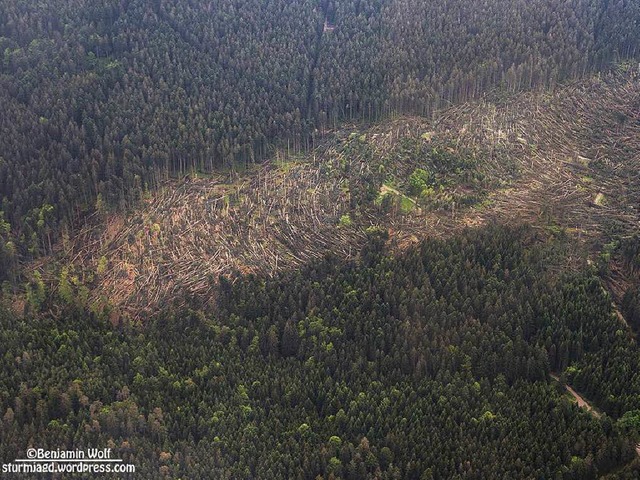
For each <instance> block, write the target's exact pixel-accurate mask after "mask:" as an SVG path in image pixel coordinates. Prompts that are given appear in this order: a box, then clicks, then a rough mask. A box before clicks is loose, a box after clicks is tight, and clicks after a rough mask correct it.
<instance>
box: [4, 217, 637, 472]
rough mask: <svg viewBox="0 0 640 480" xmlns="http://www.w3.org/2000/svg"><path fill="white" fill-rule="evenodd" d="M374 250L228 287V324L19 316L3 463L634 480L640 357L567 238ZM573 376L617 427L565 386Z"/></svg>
mask: <svg viewBox="0 0 640 480" xmlns="http://www.w3.org/2000/svg"><path fill="white" fill-rule="evenodd" d="M368 235H369V240H368V243H367V247H366V248H365V250H364V251H363V253H362V257H361V258H360V259H359V261H358V262H353V263H348V264H345V263H344V262H341V261H337V260H336V259H335V258H331V257H327V258H326V259H325V260H324V261H322V262H319V263H316V264H314V265H311V266H309V267H308V268H306V269H304V270H303V271H299V272H289V273H282V274H281V275H280V276H279V277H278V278H277V279H275V280H273V281H270V282H265V281H264V279H261V278H258V277H252V276H250V277H247V278H245V279H243V280H242V281H239V282H236V283H235V284H231V283H229V282H228V281H226V280H225V279H221V294H220V296H219V298H218V306H217V311H218V313H217V314H205V313H203V312H202V311H200V310H199V309H198V305H196V304H193V305H192V306H191V307H192V308H191V310H189V312H187V313H185V312H175V313H174V314H171V313H165V314H163V315H161V316H159V317H157V318H156V319H155V320H153V321H151V322H150V324H149V325H147V327H146V328H145V329H143V330H139V329H137V328H135V327H132V326H130V325H129V326H126V325H121V326H120V327H119V328H116V329H114V328H113V327H112V325H110V324H109V323H108V321H107V320H106V318H99V317H96V316H94V315H88V314H87V313H84V312H82V311H81V310H80V309H79V308H78V307H77V305H76V302H75V300H74V299H70V298H63V299H61V298H57V299H56V298H53V297H52V296H51V294H47V292H43V298H42V300H43V303H42V305H41V308H42V309H43V310H44V311H49V310H50V309H51V308H53V311H49V313H48V314H45V315H41V316H37V317H35V318H33V319H31V318H29V319H24V320H20V321H16V320H15V319H11V316H9V315H7V314H6V313H5V314H3V315H2V329H0V335H1V336H2V338H1V339H0V340H1V344H2V345H3V350H4V354H3V355H2V358H1V361H2V369H1V371H2V377H1V378H0V387H1V388H0V392H1V393H0V409H1V411H2V415H3V417H2V421H1V422H0V432H1V435H0V437H1V438H2V443H1V444H0V457H1V458H3V459H7V458H8V459H12V458H15V457H17V456H19V455H20V453H21V452H22V449H23V448H24V446H25V445H27V444H31V443H35V444H37V445H39V446H43V447H47V446H48V447H51V448H65V447H69V448H71V447H72V446H73V447H81V446H92V445H109V446H112V447H113V448H115V451H116V452H117V455H118V456H119V457H122V458H124V459H126V460H127V461H131V462H133V463H135V464H136V465H137V466H138V472H137V474H136V478H158V477H159V476H166V477H172V478H234V479H237V478H269V479H276V478H283V479H284V478H286V479H291V478H301V479H316V478H325V479H329V478H344V479H365V478H390V479H391V478H406V479H430V478H439V479H445V478H447V479H453V478H477V479H480V478H505V479H506V478H558V479H588V478H596V477H597V476H598V475H603V474H606V473H611V475H612V476H611V477H610V478H635V477H634V476H633V475H634V473H633V472H631V471H628V472H627V473H624V470H619V468H620V467H622V466H624V465H625V464H628V463H629V462H631V461H632V460H633V459H634V458H635V452H634V445H633V443H632V442H631V440H630V437H629V435H630V434H631V435H638V433H639V432H638V431H637V425H638V423H639V422H640V418H639V416H640V414H639V413H638V410H637V409H638V408H640V375H639V374H638V372H637V371H636V370H635V366H636V365H637V364H638V361H639V360H640V350H639V349H638V347H637V344H635V342H634V341H632V340H631V339H630V338H629V337H628V336H627V335H626V334H625V333H624V330H623V327H622V326H621V324H620V323H619V320H618V319H617V317H616V316H615V315H614V314H613V312H612V309H611V299H610V297H609V296H608V294H607V293H606V292H605V291H604V290H603V288H602V286H601V283H600V281H599V279H598V278H597V277H596V276H595V275H594V272H593V271H576V272H574V273H566V274H558V273H557V269H555V268H554V267H553V266H554V265H556V263H557V261H558V259H559V258H561V257H562V256H563V255H564V251H563V249H564V246H563V241H561V240H556V241H544V239H543V238H541V237H540V235H539V234H538V233H535V231H534V230H532V229H527V228H524V229H523V228H520V229H515V230H514V229H504V228H491V229H488V230H487V229H485V230H474V231H469V232H467V233H465V234H463V235H461V236H459V237H457V238H456V239H454V240H449V241H435V240H434V241H426V242H423V243H421V244H420V245H417V246H415V247H413V248H411V249H409V250H407V251H406V252H405V253H403V254H401V255H397V256H390V255H389V252H388V251H387V250H386V248H385V240H386V234H385V232H384V231H381V230H376V229H371V230H370V231H369V233H368ZM64 304H66V306H65V307H64V308H63V310H57V311H58V313H55V312H56V309H57V308H59V306H60V305H64ZM56 305H57V306H58V307H56ZM566 367H569V369H568V371H569V372H571V375H572V376H573V377H574V378H575V380H576V382H577V383H578V384H580V386H581V387H584V388H585V391H588V392H589V394H593V398H595V399H598V401H601V402H602V403H599V404H598V405H602V406H603V407H605V408H606V409H607V412H610V413H611V416H604V417H601V418H597V417H595V416H592V415H591V414H589V413H587V412H586V411H585V410H582V409H580V408H578V407H577V406H576V405H575V404H573V403H571V402H570V401H569V400H568V398H567V397H566V396H564V395H563V392H564V390H563V389H562V388H561V387H560V386H558V385H554V384H553V383H550V382H549V373H550V372H551V371H555V372H559V371H562V370H563V369H565V368H566ZM587 372H589V375H593V373H594V372H598V373H599V374H600V377H598V382H590V381H589V379H588V378H587ZM621 372H624V373H621ZM634 425H635V426H634ZM616 472H617V473H616Z"/></svg>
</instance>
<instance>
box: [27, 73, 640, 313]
mask: <svg viewBox="0 0 640 480" xmlns="http://www.w3.org/2000/svg"><path fill="white" fill-rule="evenodd" d="M432 157H433V158H436V159H437V158H446V159H453V160H455V161H458V160H460V162H461V163H460V165H461V166H460V167H458V168H456V169H450V170H451V171H450V172H449V171H448V173H447V174H446V175H445V174H442V175H440V174H439V173H438V175H440V176H432V177H431V178H432V182H433V183H432V188H430V189H428V192H427V193H424V194H421V195H416V194H412V193H411V190H410V189H409V187H410V179H411V178H412V173H415V172H416V171H417V170H416V169H426V170H429V168H431V167H432V166H433V158H432ZM430 162H431V163H430ZM454 170H455V171H454ZM638 171H640V81H639V80H638V78H636V77H632V76H618V77H615V78H608V79H606V80H605V79H602V78H598V77H596V78H592V79H590V80H585V81H581V82H577V83H574V84H571V85H568V86H565V87H562V88H559V89H557V90H556V91H554V92H529V93H524V94H520V95H517V96H515V97H512V98H508V99H503V98H492V97H486V98H484V99H482V100H479V101H476V102H471V103H467V104H463V105H460V106H456V107H453V108H450V109H448V110H445V111H443V112H441V113H439V114H437V115H436V116H435V117H434V118H433V119H424V118H415V117H400V118H396V119H392V120H388V121H385V122H381V123H379V124H376V125H374V126H369V127H362V126H358V125H347V126H345V127H344V128H341V129H340V130H339V131H334V132H331V133H329V134H328V135H327V137H326V138H325V139H324V140H323V142H322V143H321V144H320V145H319V146H318V147H317V148H315V149H314V150H313V151H310V152H308V153H304V154H296V155H287V154H286V153H284V152H276V154H275V155H274V158H273V160H271V161H267V162H265V163H263V164H261V165H257V166H254V167H252V168H250V169H249V170H248V171H247V172H245V173H243V174H240V175H236V176H231V177H230V176H226V175H206V176H205V178H199V177H198V175H197V174H194V175H191V176H190V178H189V179H183V180H181V181H178V180H175V181H170V182H168V183H167V184H166V185H165V186H164V187H162V188H160V189H159V190H157V191H155V192H152V193H150V194H149V196H148V199H147V200H145V201H144V202H143V203H142V204H141V205H140V206H139V207H138V208H136V209H135V210H133V211H131V212H128V213H126V214H111V215H106V216H99V215H95V216H94V217H93V218H91V219H89V221H88V222H87V226H86V227H85V228H83V229H82V230H81V231H79V232H77V233H76V234H75V235H72V236H71V238H69V239H68V240H66V241H65V242H61V243H60V244H59V245H58V246H57V247H56V249H55V253H54V254H53V255H52V256H51V257H49V258H47V259H44V260H41V261H40V262H38V263H37V264H35V265H32V266H31V267H33V268H37V269H39V270H41V272H42V274H43V278H45V280H47V281H49V282H50V284H51V285H53V286H54V287H55V285H56V282H57V281H58V280H57V279H58V278H59V274H60V269H61V268H62V267H65V268H67V269H68V270H69V274H70V276H71V278H72V279H73V284H74V285H75V287H76V288H78V289H84V290H85V293H86V296H87V298H88V302H90V304H91V305H92V306H93V308H96V309H102V308H105V307H108V308H109V309H110V310H111V311H112V318H113V319H114V321H117V320H118V319H119V318H120V317H122V316H124V317H131V318H136V317H137V318H142V317H143V316H146V315H149V314H151V313H153V312H155V311H158V310H159V309H162V308H163V307H165V306H167V305H168V304H170V303H172V302H178V303H180V302H185V301H186V300H185V299H189V298H198V299H201V300H202V301H203V302H205V303H206V302H207V301H209V300H210V299H211V298H212V297H213V295H212V293H213V291H214V289H215V286H216V284H217V282H218V279H219V277H220V276H221V275H223V276H225V277H228V278H230V279H231V280H233V279H234V278H236V277H237V276H238V275H241V274H250V273H254V274H261V275H265V276H267V277H269V276H273V275H275V274H276V273H277V272H278V271H279V270H281V269H287V268H296V267H298V266H300V265H302V264H304V263H307V262H309V261H312V260H314V259H318V258H321V257H323V256H324V255H327V254H332V255H338V256H340V257H342V258H345V259H353V258H356V257H357V255H358V252H359V251H360V248H361V247H362V245H363V244H364V242H366V238H367V229H368V228H369V227H372V226H377V227H380V228H383V229H386V230H387V231H388V232H389V234H390V244H391V246H392V247H395V248H402V247H403V246H405V245H407V244H410V243H415V242H417V241H419V240H420V239H422V238H425V237H432V236H437V237H443V236H447V235H451V234H452V233H455V232H458V231H461V230H462V229H465V228H473V227H477V226H481V225H485V224H490V223H495V222H499V223H507V224H518V223H529V224H531V225H534V227H535V228H537V229H539V230H540V231H541V232H543V233H544V234H548V235H561V236H564V237H569V238H571V240H572V242H568V243H569V244H573V245H575V247H574V248H573V250H572V251H569V252H568V254H567V266H575V265H584V264H586V263H587V262H588V261H597V258H598V255H600V253H601V251H602V248H603V246H604V245H605V244H606V243H607V242H609V241H610V239H611V238H612V237H613V236H614V235H619V234H620V233H621V232H623V233H624V234H630V233H631V232H636V231H639V230H640V211H639V207H640V179H639V178H638ZM436 173H437V172H436ZM434 175H435V173H434ZM434 178H435V179H436V180H433V179H434ZM385 197H389V198H388V199H386V200H385ZM33 268H31V270H33ZM618 281H619V282H624V279H623V278H622V279H618Z"/></svg>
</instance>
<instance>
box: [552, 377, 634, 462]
mask: <svg viewBox="0 0 640 480" xmlns="http://www.w3.org/2000/svg"><path fill="white" fill-rule="evenodd" d="M549 376H550V377H551V378H553V379H554V380H555V381H556V382H558V383H561V382H560V378H559V377H558V376H557V375H553V374H550V375H549ZM564 388H565V389H566V390H567V392H569V393H570V394H571V396H572V397H573V398H575V399H576V402H577V403H578V406H579V407H580V408H584V409H586V410H587V411H588V412H590V413H591V414H592V415H593V416H594V417H596V418H600V417H601V416H602V414H601V413H600V412H597V411H596V410H594V408H593V407H592V406H591V405H590V404H589V402H587V401H586V400H585V399H584V398H583V397H582V396H581V395H580V394H579V393H578V392H576V391H575V390H574V389H573V388H571V387H570V386H569V385H567V384H564ZM636 453H637V454H638V456H639V457H640V443H639V444H637V445H636Z"/></svg>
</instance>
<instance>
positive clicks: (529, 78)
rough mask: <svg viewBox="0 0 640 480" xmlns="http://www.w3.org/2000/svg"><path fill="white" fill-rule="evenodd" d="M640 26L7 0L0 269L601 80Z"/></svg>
mask: <svg viewBox="0 0 640 480" xmlns="http://www.w3.org/2000/svg"><path fill="white" fill-rule="evenodd" d="M639 22H640V6H639V4H638V3H637V2H635V1H629V0H615V1H614V0H611V1H609V0H606V1H605V0H574V1H566V2H557V1H556V0H535V1H531V0H529V1H524V0H495V1H491V2H474V1H467V0H454V1H447V2H445V1H436V2H423V1H418V0H407V1H399V0H398V1H381V0H347V1H335V0H323V1H321V2H317V1H313V0H300V1H295V2H291V1H287V0H272V1H268V2H265V1H262V0H242V1H230V0H229V1H227V0H225V1H216V2H195V1H188V2H186V1H176V0H154V1H152V2H145V1H140V0H124V1H121V2H107V1H103V0H75V1H71V0H35V1H28V2H27V1H18V0H2V1H0V54H1V55H2V59H1V61H0V102H1V105H2V114H1V115H0V192H1V199H0V200H1V202H2V203H1V205H0V211H2V212H4V222H6V223H7V225H8V226H9V227H10V231H9V233H7V232H5V229H4V227H3V229H2V230H0V235H1V236H2V240H1V241H0V247H1V248H0V260H1V261H2V262H3V263H2V265H3V266H4V267H8V266H10V264H11V263H12V262H13V261H15V258H16V257H19V258H28V257H33V256H37V255H38V254H41V253H44V252H49V251H50V250H51V247H52V244H53V243H55V241H56V239H58V238H60V229H61V228H62V229H63V230H64V229H68V228H71V226H72V225H73V224H74V222H77V221H78V220H79V219H81V218H82V217H83V215H84V214H85V213H87V212H90V211H95V210H98V211H104V210H106V209H110V208H123V207H125V206H126V205H128V204H131V203H132V202H135V201H137V200H138V199H139V198H140V196H141V195H143V194H144V192H145V191H147V190H148V189H152V188H154V187H155V186H157V185H158V183H159V182H160V180H161V179H162V178H164V177H166V176H167V175H169V174H176V173H185V172H188V171H192V170H202V171H211V170H213V169H215V168H218V167H224V166H226V167H229V166H233V165H242V164H246V163H247V162H253V161H255V160H258V159H260V158H262V157H264V156H265V155H266V154H267V153H268V152H270V151H271V150H270V149H271V147H273V146H274V145H280V146H286V147H288V148H290V149H294V150H297V149H301V148H304V147H306V146H308V145H310V143H312V142H313V141H314V138H316V137H317V136H318V135H319V134H321V133H322V132H323V131H324V130H325V129H326V128H333V127H334V126H335V125H336V124H337V122H339V121H341V120H345V119H365V120H369V119H375V118H379V117H381V116H386V115H391V114H395V113H403V112H411V113H420V114H429V113H430V112H432V111H434V110H436V109H438V108H441V107H443V106H447V105H450V104H451V103H455V102H460V101H464V100H466V99H469V98H473V97H475V96H478V95H480V94H482V93H483V92H485V91H487V90H488V89H491V88H494V87H501V88H504V89H505V90H507V91H514V90H520V89H529V88H536V87H543V86H553V85H554V84H556V83H558V82H563V81H566V80H570V79H573V78H577V77H580V76H583V75H585V74H587V73H591V72H596V71H600V70H602V69H605V68H608V67H609V66H610V65H611V64H612V63H613V62H617V61H620V60H621V59H624V58H632V57H634V56H635V55H636V54H637V47H638V36H639V35H640V28H639V27H638V26H639ZM3 225H4V223H3ZM2 270H3V271H5V272H8V271H10V270H9V268H3V269H2ZM2 276H4V277H7V276H9V274H4V275H2ZM6 279H7V278H2V279H0V280H6Z"/></svg>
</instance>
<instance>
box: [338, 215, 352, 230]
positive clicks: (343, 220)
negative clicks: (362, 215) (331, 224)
mask: <svg viewBox="0 0 640 480" xmlns="http://www.w3.org/2000/svg"><path fill="white" fill-rule="evenodd" d="M339 224H340V226H341V227H345V228H348V227H351V226H352V225H353V220H351V217H350V216H349V214H348V213H345V214H344V215H342V216H341V217H340V222H339Z"/></svg>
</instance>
